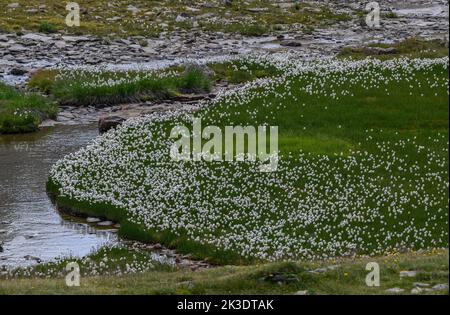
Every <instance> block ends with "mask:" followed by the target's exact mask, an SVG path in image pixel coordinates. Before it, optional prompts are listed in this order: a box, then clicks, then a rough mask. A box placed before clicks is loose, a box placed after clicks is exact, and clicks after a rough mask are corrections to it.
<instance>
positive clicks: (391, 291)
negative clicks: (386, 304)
mask: <svg viewBox="0 0 450 315" xmlns="http://www.w3.org/2000/svg"><path fill="white" fill-rule="evenodd" d="M404 291H405V290H404V289H400V288H391V289H387V290H386V292H388V293H394V294H398V293H402V292H404Z"/></svg>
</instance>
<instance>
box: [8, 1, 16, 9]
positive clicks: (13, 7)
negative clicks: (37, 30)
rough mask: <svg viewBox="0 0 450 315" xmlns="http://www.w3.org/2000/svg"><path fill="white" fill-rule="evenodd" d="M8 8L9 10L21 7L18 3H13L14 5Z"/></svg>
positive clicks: (9, 5)
mask: <svg viewBox="0 0 450 315" xmlns="http://www.w3.org/2000/svg"><path fill="white" fill-rule="evenodd" d="M6 7H7V8H9V9H16V8H18V7H19V4H18V3H17V2H13V3H10V4H8V5H7V6H6Z"/></svg>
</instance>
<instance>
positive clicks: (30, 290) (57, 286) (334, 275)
mask: <svg viewBox="0 0 450 315" xmlns="http://www.w3.org/2000/svg"><path fill="white" fill-rule="evenodd" d="M368 262H378V263H379V266H380V287H368V286H366V284H365V278H366V276H367V274H368V273H369V271H366V264H367V263H368ZM41 268H42V267H41ZM83 270H84V269H83V268H81V271H82V272H83ZM59 271H60V272H61V273H62V275H59V276H55V277H52V278H51V279H43V278H42V277H37V276H35V275H34V276H31V277H20V278H17V279H11V280H4V279H0V294H219V295H227V294H295V293H297V292H299V294H300V292H301V291H307V292H301V294H305V293H306V294H311V295H316V294H354V295H360V294H391V293H389V292H387V291H386V290H388V289H391V288H400V289H403V291H402V292H400V293H399V294H411V290H412V289H413V288H414V287H415V286H416V287H417V284H416V285H415V283H421V286H422V287H421V289H419V290H420V292H419V293H418V294H448V289H447V290H445V289H444V290H432V289H431V288H432V287H433V286H435V285H437V284H448V251H446V250H445V251H432V252H422V253H408V254H396V255H393V256H388V257H377V258H370V259H367V258H358V259H348V258H346V259H339V260H335V261H317V262H298V263H297V262H290V263H271V264H262V265H254V266H244V267H238V266H226V267H218V268H213V269H205V270H201V271H197V272H191V271H187V270H176V269H175V270H160V269H155V270H152V271H146V272H144V273H138V274H129V275H123V274H122V275H116V276H108V275H102V274H99V275H98V276H82V277H81V286H80V287H67V286H66V285H65V282H64V276H63V275H64V274H65V270H64V268H63V266H61V267H60V269H59ZM402 271H416V275H415V276H413V277H400V273H401V272H402Z"/></svg>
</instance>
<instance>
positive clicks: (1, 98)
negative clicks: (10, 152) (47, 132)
mask: <svg viewBox="0 0 450 315" xmlns="http://www.w3.org/2000/svg"><path fill="white" fill-rule="evenodd" d="M57 111H58V108H57V106H56V104H54V103H53V102H51V101H49V100H48V99H47V98H45V97H42V96H39V95H36V94H30V93H21V92H19V91H17V90H15V89H14V88H12V87H9V86H6V85H4V84H2V83H0V134H2V133H3V134H6V133H20V132H31V131H35V130H37V129H38V126H39V124H40V123H41V121H42V120H43V119H46V118H55V117H56V114H57Z"/></svg>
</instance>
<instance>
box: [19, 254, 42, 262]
mask: <svg viewBox="0 0 450 315" xmlns="http://www.w3.org/2000/svg"><path fill="white" fill-rule="evenodd" d="M23 258H25V259H26V260H34V261H36V262H37V263H40V262H41V261H42V260H41V259H40V258H39V257H35V256H31V255H26V256H24V257H23Z"/></svg>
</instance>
